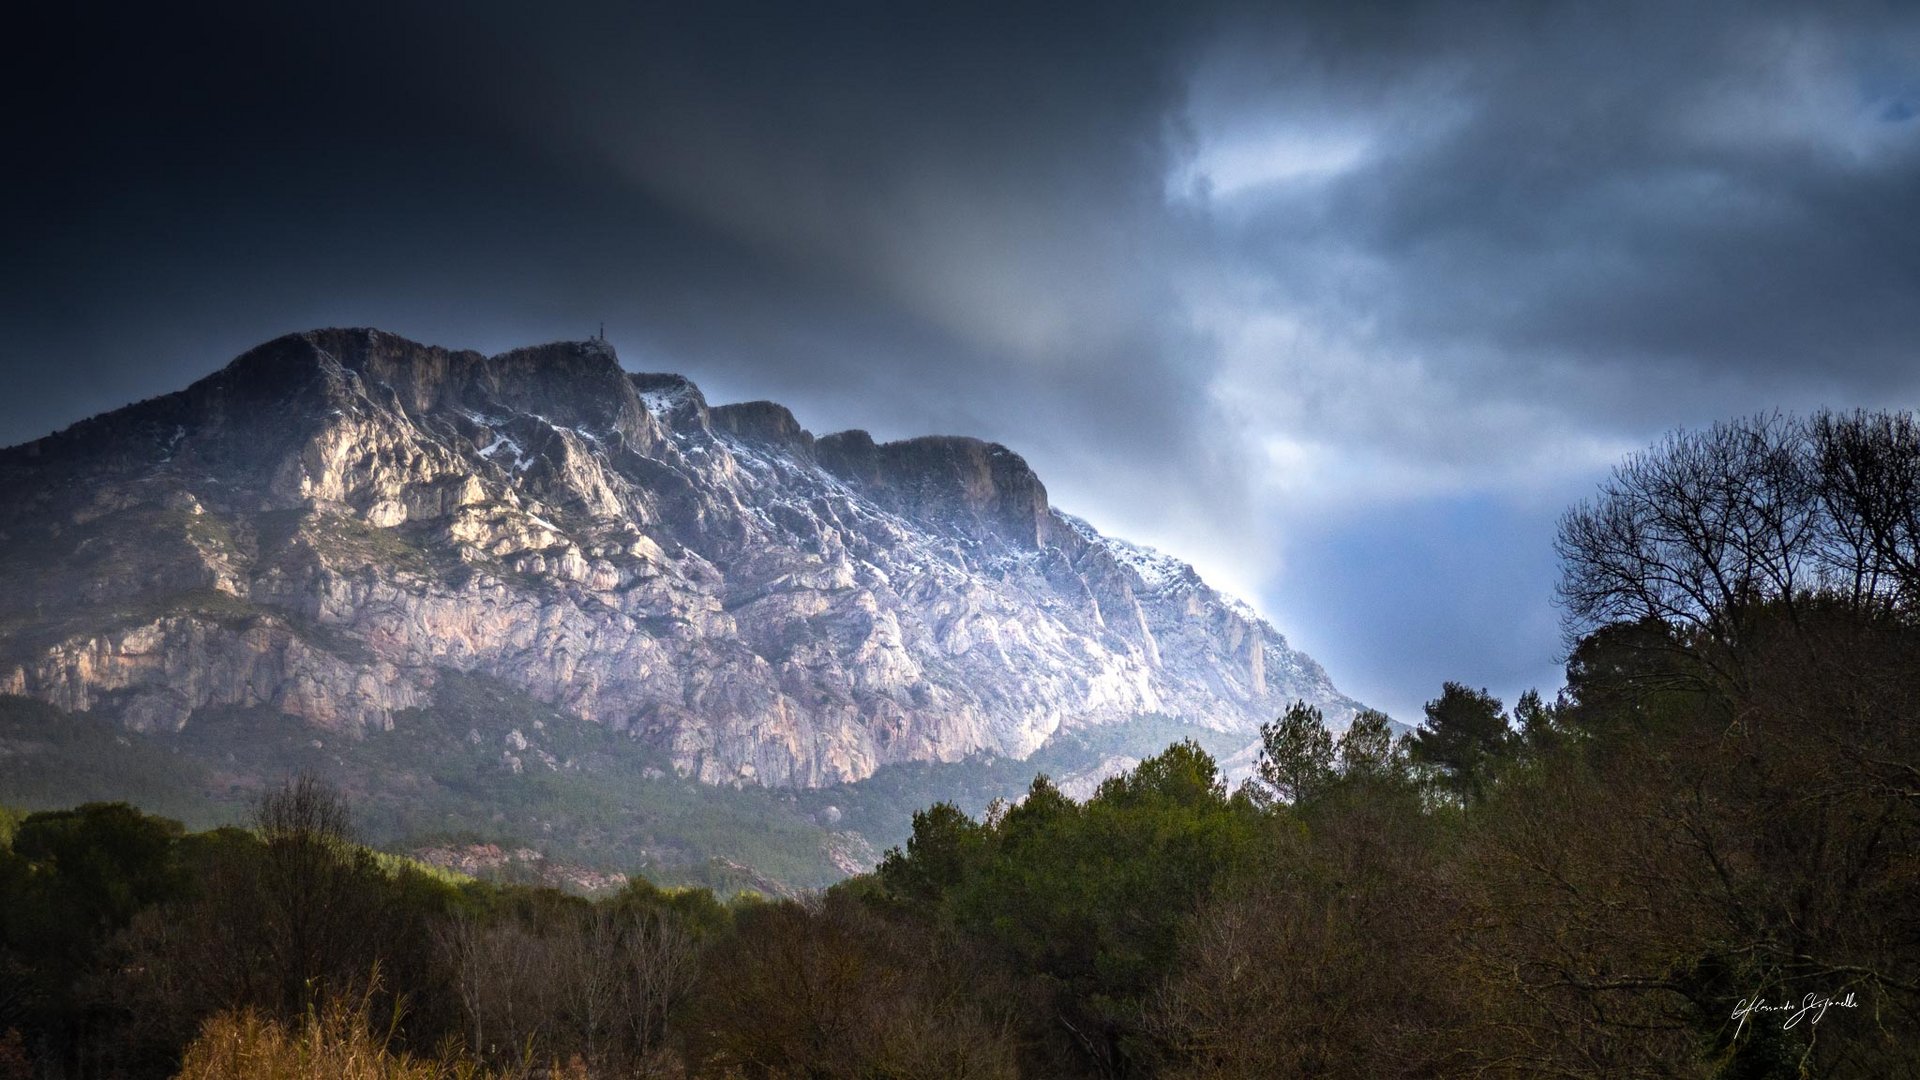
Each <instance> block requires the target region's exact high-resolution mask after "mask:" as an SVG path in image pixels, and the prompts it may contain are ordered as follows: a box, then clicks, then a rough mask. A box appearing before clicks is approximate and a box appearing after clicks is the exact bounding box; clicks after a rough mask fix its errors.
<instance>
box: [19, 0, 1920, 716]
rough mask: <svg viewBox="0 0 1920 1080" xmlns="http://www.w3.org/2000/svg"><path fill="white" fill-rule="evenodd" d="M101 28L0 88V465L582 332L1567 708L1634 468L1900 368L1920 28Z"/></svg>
mask: <svg viewBox="0 0 1920 1080" xmlns="http://www.w3.org/2000/svg"><path fill="white" fill-rule="evenodd" d="M121 6H123V5H115V4H99V3H92V4H89V3H76V4H70V5H59V4H56V5H40V6H39V7H41V8H47V9H57V10H39V11H36V12H35V13H33V14H31V15H28V16H25V18H26V19H27V22H25V23H20V24H17V25H16V26H15V27H14V34H13V36H14V41H13V43H12V44H13V51H14V52H15V53H16V54H18V55H16V56H15V57H13V58H10V60H9V63H8V64H7V65H6V66H5V67H6V72H5V74H4V75H0V78H3V79H5V80H6V82H7V84H8V89H7V95H8V97H7V103H8V107H7V109H6V114H5V119H4V121H0V123H4V124H5V126H6V128H7V132H6V134H7V142H6V145H7V147H8V153H7V157H8V159H9V164H8V165H7V166H6V168H5V170H4V173H3V174H0V175H3V176H4V179H0V184H4V185H5V187H6V196H7V200H6V205H7V208H8V214H9V219H10V220H9V223H8V229H7V240H6V243H5V246H4V248H0V250H4V251H5V253H6V257H5V261H4V271H3V272H4V275H5V283H4V299H3V300H0V348H3V349H4V354H3V357H4V359H3V360H0V362H3V363H4V364H5V368H6V375H7V392H6V393H5V394H4V395H0V443H8V444H10V443H14V442H18V441H22V440H24V439H28V438H32V437H34V436H37V435H39V434H42V433H44V432H46V431H48V430H51V429H53V428H56V427H60V426H63V425H65V424H67V423H69V422H71V421H73V420H75V419H78V418H80V417H82V416H85V415H88V414H90V413H94V412H98V411H101V410H104V409H107V408H111V407H114V406H117V405H120V404H123V403H125V402H127V401H130V400H133V399H136V398H140V397H145V396H150V395H153V394H157V393H162V392H165V391H168V390H172V389H176V388H178V387H180V386H182V385H184V384H185V383H187V382H188V381H190V380H191V379H193V378H196V377H198V376H200V375H202V374H205V373H206V372H208V371H210V370H212V369H214V368H216V367H218V366H219V365H221V364H222V363H224V362H225V361H226V360H227V359H229V358H230V357H231V356H233V355H234V354H236V353H238V352H240V351H241V350H243V349H244V348H246V347H247V346H249V345H252V344H255V343H257V342H259V341H261V340H264V339H266V338H269V337H272V336H275V335H277V334H280V333H283V332H286V331H289V330H294V329H305V328H309V327H313V326H323V325H373V326H379V327H382V328H385V329H388V330H392V331H395V332H398V333H402V334H405V335H408V336H411V337H415V338H419V339H422V340H427V341H432V342H436V343H440V344H445V345H450V346H468V347H474V348H479V349H483V350H490V351H491V350H498V349H502V348H506V347H510V346H513V345H518V344H524V343H528V342H534V341H542V340H551V339H555V338H578V337H584V336H586V335H588V334H590V333H591V332H592V331H593V330H594V328H595V327H596V326H597V325H598V324H599V323H600V322H601V321H602V320H604V321H605V323H606V326H607V333H608V336H609V337H610V338H611V339H612V340H613V342H614V344H615V345H616V347H618V348H619V350H620V352H621V355H622V357H623V359H624V360H625V361H626V363H627V364H628V366H630V367H633V368H636V369H644V370H659V369H668V370H677V371H681V372H683V373H685V374H688V375H690V376H692V377H693V378H694V379H696V380H697V381H698V382H700V383H701V384H702V385H703V386H704V387H705V388H706V390H707V392H708V396H709V397H710V398H712V399H713V400H716V401H723V400H737V399H743V398H757V397H770V398H774V399H777V400H780V401H783V402H785V403H787V404H789V405H790V406H792V407H793V409H794V411H795V412H796V413H797V414H798V415H799V417H800V419H801V421H802V422H803V423H805V424H807V425H808V426H809V427H811V428H813V429H814V430H815V431H817V432H824V431H831V430H836V429H839V428H843V427H865V428H868V429H869V430H871V431H873V432H874V433H875V434H876V435H877V436H881V437H903V436H908V435H914V434H923V433H931V432H940V433H963V434H973V435H979V436H983V437H986V438H991V439H996V440H999V441H1001V442H1004V443H1006V444H1007V445H1009V446H1011V447H1013V448H1014V449H1016V450H1018V451H1020V452H1021V453H1022V454H1024V455H1025V456H1026V458H1027V459H1028V460H1029V461H1030V462H1032V463H1033V465H1034V467H1035V468H1036V469H1037V470H1038V471H1039V473H1040V475H1041V477H1042V478H1043V480H1044V481H1045V482H1046V484H1047V486H1048V489H1049V490H1050V492H1051V493H1052V495H1053V498H1054V501H1055V503H1056V504H1057V505H1059V506H1060V507H1062V508H1064V509H1066V510H1069V511H1072V512H1074V513H1078V514H1081V515H1082V516H1084V517H1087V518H1089V519H1090V520H1092V521H1093V522H1094V523H1095V524H1096V525H1098V526H1100V527H1101V528H1103V529H1106V530H1108V531H1110V532H1115V533H1118V534H1120V535H1123V536H1127V537H1129V538H1132V539H1136V540H1140V541H1144V542H1147V543H1152V544H1155V545H1157V546H1160V547H1163V548H1165V549H1166V550H1168V551H1171V552H1173V553H1175V554H1178V555H1181V556H1183V557H1186V558H1188V559H1191V560H1192V561H1194V562H1195V563H1197V564H1198V565H1199V566H1200V567H1201V569H1202V570H1203V572H1204V573H1206V574H1207V575H1208V576H1209V577H1211V578H1212V579H1214V580H1215V581H1217V582H1219V583H1220V584H1222V585H1225V586H1226V587H1228V588H1230V589H1232V590H1234V591H1238V592H1240V593H1242V594H1244V595H1246V596H1247V597H1248V598H1249V599H1251V600H1253V601H1255V602H1256V603H1257V604H1258V605H1259V606H1260V607H1261V608H1262V609H1264V610H1265V611H1266V612H1267V613H1268V614H1270V615H1271V616H1272V617H1273V618H1274V619H1275V620H1276V622H1277V623H1278V625H1279V626H1280V628H1281V629H1282V630H1283V631H1284V632H1285V633H1287V634H1288V635H1289V637H1290V638H1291V639H1292V640H1293V641H1294V642H1295V644H1297V645H1300V646H1302V647H1304V648H1305V649H1307V650H1308V651H1309V652H1311V653H1313V654H1314V655H1315V656H1316V657H1318V658H1319V659H1320V660H1322V661H1323V662H1324V663H1325V664H1326V665H1327V667H1328V669H1329V670H1330V672H1331V674H1332V675H1333V677H1334V679H1335V681H1336V682H1337V683H1338V684H1339V685H1340V686H1341V687H1342V688H1343V689H1345V690H1347V691H1348V692H1350V693H1353V694H1355V695H1356V696H1358V697H1360V698H1362V699H1363V700H1366V701H1368V702H1370V703H1374V704H1378V705H1381V706H1384V707H1386V708H1388V709H1389V710H1390V711H1392V712H1394V713H1395V714H1396V715H1397V716H1399V717H1400V718H1402V719H1406V720H1409V721H1414V720H1417V719H1418V712H1419V706H1420V703H1421V702H1422V701H1423V700H1425V699H1426V698H1429V697H1432V696H1434V695H1435V694H1436V692H1437V691H1438V689H1439V685H1440V682H1441V681H1442V680H1443V679H1450V678H1451V679H1458V680H1462V681H1466V682H1470V683H1472V684H1474V685H1477V686H1479V685H1484V686H1488V687H1490V688H1492V689H1493V690H1494V692H1495V693H1498V694H1500V695H1501V696H1503V697H1505V698H1508V699H1509V700H1511V698H1512V697H1513V695H1514V694H1515V693H1517V692H1518V691H1519V690H1520V689H1523V688H1524V687H1526V686H1528V685H1533V684H1539V685H1541V686H1542V687H1543V688H1544V689H1549V690H1550V689H1552V688H1553V687H1556V686H1557V685H1558V682H1557V672H1558V668H1557V663H1556V660H1557V657H1558V655H1559V653H1560V651H1561V647H1562V645H1561V640H1560V637H1559V630H1558V619H1557V612H1556V611H1555V609H1554V608H1553V606H1552V588H1553V582H1554V578H1555V574H1556V568H1555V564H1554V559H1553V555H1552V551H1551V541H1552V535H1553V526H1554V520H1555V518H1556V517H1557V515H1558V514H1559V513H1560V512H1561V510H1562V509H1564V508H1565V506H1566V505H1568V504H1569V503H1570V502H1571V501H1573V500H1575V499H1577V498H1579V497H1581V496H1582V495H1583V494H1584V493H1585V492H1587V491H1588V490H1590V489H1591V487H1592V486H1593V484H1594V482H1595V481H1596V480H1597V479H1598V478H1599V476H1600V475H1602V474H1603V473H1604V470H1605V469H1606V467H1607V466H1608V465H1609V464H1610V463H1611V462H1612V461H1614V460H1615V459H1616V458H1617V457H1619V456H1620V455H1621V454H1622V453H1624V452H1626V451H1628V450H1631V449H1634V448H1636V447H1639V446H1642V445H1644V444H1646V443H1648V442H1650V441H1651V440H1652V439H1654V438H1655V437H1657V436H1658V435H1659V434H1660V433H1661V432H1663V431H1665V430H1667V429H1669V428H1672V427H1675V426H1681V425H1695V424H1704V423H1708V422H1711V421H1712V420H1715V419H1719V418H1723V417H1727V416H1731V415H1736V414H1743V413H1751V412H1753V411H1756V410H1761V409H1770V408H1774V407H1781V408H1787V409H1804V408H1808V407H1811V406H1815V405H1822V404H1830V405H1836V406H1853V405H1871V406H1897V407H1901V408H1908V407H1912V406H1913V405H1914V404H1915V397H1914V394H1915V390H1916V386H1917V384H1920V364H1916V360H1920V349H1916V345H1917V344H1920V8H1917V7H1916V6H1915V5H1912V4H1894V3H1876V4H1851V5H1850V4H1834V3H1823V4H1804V5H1768V4H1763V3H1751V2H1749V3H1728V4H1713V3H1688V4H1673V3H1670V2H1660V3H1649V4H1644V5H1634V4H1585V5H1577V6H1576V5H1551V4H1518V3H1516V4H1503V3H1473V4H1461V3H1456V4H1435V5H1417V4H1396V5H1393V6H1391V7H1390V8H1389V7H1387V6H1382V7H1381V8H1379V9H1378V10H1376V11H1372V12H1365V11H1359V10H1356V9H1357V7H1358V6H1357V5H1354V4H1352V3H1348V2H1340V3H1327V4H1324V5H1312V4H1294V5H1285V8H1284V11H1283V12H1281V11H1276V10H1268V7H1271V8H1273V9H1279V8H1280V7H1281V5H1271V6H1259V5H1233V4H1228V5H1213V6H1209V5H1206V4H1198V3H1180V4H1171V3H1169V4H1165V5H1148V4H1111V3H1099V4H1088V5H1085V6H1075V5H1072V4H1067V3H1054V2H1048V3H1040V4H1034V3H1022V4H1013V5H1006V6H998V5H992V4H980V3H970V4H965V5H952V6H951V8H950V9H949V10H948V12H947V13H945V14H932V13H928V12H925V11H914V10H911V9H912V8H914V7H917V6H918V5H901V4H891V3H885V4H883V3H874V4H868V5H849V6H842V5H817V4H798V3H782V4H769V5H765V6H764V7H759V6H726V5H712V4H700V5H692V4H689V5H686V6H685V7H684V8H682V9H677V10H676V9H673V8H666V7H653V6H648V5H636V4H614V3H597V4H586V5H559V4H531V3H512V4H504V3H503V4H447V3H439V2H434V3H427V2H419V3H401V2H393V0H383V2H380V3H365V4H362V3H328V4H310V5H298V6H297V10H295V8H296V6H295V5H280V4H259V3H247V4H231V5H222V4H205V5H187V6H180V5H138V6H136V5H132V4H128V5H124V7H125V8H126V10H116V9H117V8H119V7H121ZM282 9H287V10H282ZM1322 9H1324V10H1322ZM34 20H39V21H38V22H37V23H36V22H35V21H34Z"/></svg>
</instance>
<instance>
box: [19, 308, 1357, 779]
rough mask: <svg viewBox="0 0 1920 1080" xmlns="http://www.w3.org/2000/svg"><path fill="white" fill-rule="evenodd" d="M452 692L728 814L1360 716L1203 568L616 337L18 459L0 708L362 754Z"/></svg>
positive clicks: (283, 370)
mask: <svg viewBox="0 0 1920 1080" xmlns="http://www.w3.org/2000/svg"><path fill="white" fill-rule="evenodd" d="M448 670H455V671H465V672H478V673H483V674H486V675H490V676H494V677H497V678H500V679H504V680H507V681H509V682H511V683H512V684H514V685H516V686H519V687H521V688H523V689H525V690H526V691H527V692H528V693H530V694H532V695H533V696H535V697H537V698H539V699H541V700H544V701H547V702H550V703H552V704H554V705H556V706H558V707H560V708H563V709H565V710H568V711H570V712H573V713H576V714H578V715H579V716H581V717H583V718H585V719H588V720H592V721H596V722H599V723H603V724H606V725H608V726H610V727H612V728H614V729H616V730H619V731H624V732H627V733H629V734H631V735H632V736H633V737H634V738H636V739H643V740H647V741H648V742H650V743H652V744H655V745H657V746H659V747H662V748H665V749H667V750H668V751H669V752H670V753H671V755H672V758H673V760H674V761H675V762H676V763H677V764H678V766H679V767H680V768H681V769H682V770H684V771H685V772H687V773H689V774H691V775H696V776H698V777H699V778H701V779H703V780H706V781H709V782H715V783H761V784H770V785H818V784H823V783H830V782H834V781H839V780H849V779H858V778H861V777H865V776H867V775H869V774H871V773H872V772H873V770H874V769H875V768H877V767H878V766H880V765H882V764H885V763H888V762H896V761H908V760H928V759H937V760H949V761H950V760H956V759H958V758H961V757H963V756H965V755H968V754H972V753H976V752H980V751H990V752H993V753H995V754H1000V755H1012V756H1016V757H1019V756H1024V755H1026V754H1028V753H1031V752H1032V751H1033V750H1034V749H1036V748H1037V747H1039V746H1040V745H1041V744H1042V743H1043V742H1045V741H1046V740H1047V739H1048V738H1049V737H1050V736H1051V735H1053V734H1054V733H1055V732H1056V731H1058V730H1060V729H1062V728H1063V727H1065V728H1071V727H1076V726H1081V725H1092V724H1102V723H1110V722H1116V721H1121V720H1126V719H1129V718H1131V717H1133V716H1135V715H1138V714H1140V713H1145V712H1154V713H1161V714H1166V715H1171V716H1175V717H1179V718H1181V719H1183V720H1185V721H1186V722H1189V723H1192V724H1195V725H1199V726H1204V727H1208V728H1213V729H1215V730H1220V731H1225V732H1238V733H1245V734H1246V735H1247V736H1248V737H1249V738H1251V737H1252V734H1253V732H1254V730H1255V728H1256V727H1257V725H1258V723H1259V722H1260V721H1261V720H1263V719H1266V718H1269V717H1272V716H1273V715H1275V714H1277V713H1278V712H1279V711H1280V710H1281V708H1283V707H1284V704H1285V702H1286V701H1288V700H1291V699H1293V698H1306V699H1307V700H1309V701H1312V702H1315V703H1318V704H1320V705H1322V706H1323V707H1325V708H1327V710H1328V711H1329V714H1330V716H1334V717H1344V716H1345V715H1347V714H1349V713H1350V712H1351V710H1352V708H1353V703H1352V702H1351V701H1350V700H1348V699H1346V698H1345V697H1343V696H1341V695H1340V694H1339V693H1338V692H1337V691H1336V690H1335V689H1334V688H1333V686H1332V684H1331V683H1330V682H1329V681H1328V679H1327V676H1326V674H1325V673H1324V672H1323V671H1322V670H1321V669H1320V667H1319V666H1318V665H1317V664H1315V663H1314V662H1313V661H1312V660H1311V659H1309V658H1307V657H1305V656H1303V655H1301V654H1300V653H1297V652H1295V651H1293V650H1291V649H1289V648H1288V647H1287V644H1286V642H1285V640H1284V639H1283V638H1282V637H1281V636H1280V635H1279V634H1278V633H1277V632H1275V631H1274V630H1273V628H1272V627H1270V626H1268V625H1266V624H1265V623H1264V622H1262V621H1261V620H1260V619H1259V618H1258V617H1257V616H1256V615H1255V614H1254V613H1253V612H1252V611H1251V610H1250V609H1248V608H1246V607H1245V606H1244V605H1241V604H1239V603H1237V602H1234V601H1232V600H1230V599H1228V598H1226V597H1223V596H1221V595H1220V594H1218V593H1216V592H1215V591H1214V590H1212V589H1210V588H1208V587H1207V586H1206V585H1205V584H1204V583H1203V582H1202V581H1200V580H1199V578H1198V577H1197V576H1196V575H1195V574H1194V573H1193V571H1192V569H1191V568H1190V567H1187V566H1186V565H1184V564H1182V563H1179V562H1177V561H1175V560H1172V559H1169V558H1167V557H1165V556H1162V555H1158V554H1155V553H1153V552H1149V551H1146V550H1144V549H1141V548H1137V547H1135V546H1133V545H1130V544H1126V543H1124V542H1122V541H1118V540H1114V539H1111V538H1107V537H1103V536H1101V535H1100V534H1098V533H1097V532H1096V531H1094V530H1093V529H1092V528H1091V527H1089V526H1087V525H1086V524H1085V523H1084V522H1081V521H1079V520H1077V519H1075V518H1072V517H1070V516H1067V515H1065V514H1062V513H1060V512H1059V511H1057V510H1055V509H1053V508H1052V507H1051V506H1050V505H1049V504H1048V501H1047V492H1046V488H1045V487H1044V486H1043V485H1042V484H1041V483H1040V481H1039V479H1038V478H1037V477H1036V476H1034V474H1033V472H1032V470H1030V469H1029V468H1028V467H1027V465H1026V463H1025V462H1024V461H1023V460H1021V458H1020V457H1019V456H1018V455H1017V454H1014V453H1013V452H1011V451H1009V450H1007V449H1006V448H1004V447H1001V446H997V445H994V444H990V443H983V442H980V441H978V440H975V439H964V438H944V437H939V438H922V439H912V440H908V441H905V442H898V443H887V444H876V443H875V442H874V441H873V439H872V438H870V437H869V436H868V435H867V434H866V433H865V432H859V431H852V432H843V433H840V434H837V435H828V436H824V437H821V438H818V439H816V438H814V436H813V435H812V434H810V433H809V432H807V431H806V430H805V429H804V428H802V427H801V426H800V425H799V423H798V422H797V421H795V419H794V417H793V415H792V414H791V413H790V412H788V411H787V410H786V409H785V408H783V407H781V406H779V405H776V404H773V403H771V402H749V403H746V404H740V405H725V406H714V407H709V406H708V404H707V403H706V402H705V400H704V399H703V398H702V396H701V394H700V391H699V390H698V388H696V387H695V386H693V385H692V384H691V383H689V382H687V381H686V380H685V379H682V378H680V377H678V376H672V375H641V374H631V373H628V372H626V371H624V370H622V369H621V367H620V365H619V364H618V362H617V360H616V358H615V356H614V354H613V352H612V350H611V349H610V348H609V347H608V346H607V345H606V344H605V343H603V342H597V341H596V342H576V343H562V344H554V345H545V346H539V347H535V348H529V349H519V350H515V351H513V352H509V353H505V354H502V355H499V356H492V357H487V356H481V355H479V354H477V353H472V352H453V351H448V350H445V349H440V348H435V347H430V346H425V345H420V344H416V343H414V342H411V341H406V340H403V339H400V338H397V337H394V336H392V335H389V334H384V333H381V332H378V331H373V330H324V331H315V332H312V333H305V334H296V335H290V336H288V337H284V338H280V339H278V340H275V341H272V342H269V343H267V344H265V345H262V346H260V347H259V348H257V349H254V350H253V351H251V352H249V353H247V354H245V355H244V356H241V357H240V358H239V359H237V360H235V361H233V363H231V364H230V365H228V366H227V367H226V368H225V369H223V370H221V371H219V372H217V373H216V374H214V375H211V376H209V377H208V378H206V379H203V380H201V381H200V382H198V383H195V384H194V385H192V386H190V387H188V388H187V389H185V390H183V391H180V392H179V393H176V394H172V395H169V396H166V397H162V398H156V399H154V400H151V401H147V402H143V403H140V404H138V405H133V406H129V407H128V408H125V409H121V410H119V411H117V412H114V413H111V414H107V415H105V416H101V417H97V418H95V419H93V420H89V421H86V422H83V423H81V424H77V425H75V426H74V427H72V428H69V429H68V430H66V431H64V432H61V433H59V434H56V435H52V436H49V437H47V438H45V439H41V440H39V441H37V442H34V443H29V444H26V445H24V446H19V447H14V448H11V449H8V450H5V451H0V692H6V693H15V694H25V695H30V696H33V697H36V698H40V699H43V700H45V701H48V702H50V703H52V704H55V705H58V706H61V707H63V708H66V709H69V710H75V711H89V710H102V711H106V712H108V713H111V714H112V715H115V716H117V717H118V718H120V720H121V721H122V722H123V723H125V724H127V725H129V726H131V727H134V728H139V729H144V730H162V731H164V730H175V729H179V728H180V727H182V726H183V725H187V724H191V723H192V722H193V717H194V714H195V713H196V711H198V710H202V709H206V708H209V707H217V706H224V705H247V706H267V707H271V708H274V709H278V710H280V711H283V712H286V713H289V714H292V715H295V716H299V717H301V718H304V719H305V720H306V721H307V722H309V723H311V724H314V725H316V726H317V727H321V728H326V729H329V730H331V731H335V732H340V733H345V734H353V733H356V732H361V731H365V730H367V729H369V728H377V727H389V726H391V725H392V724H393V723H394V715H395V713H396V712H398V711H400V710H403V709H406V708H409V707H413V706H418V705H422V704H426V703H428V702H430V701H431V700H432V698H433V694H434V686H435V683H436V680H437V679H438V678H440V677H441V674H442V673H443V672H445V671H448Z"/></svg>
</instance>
